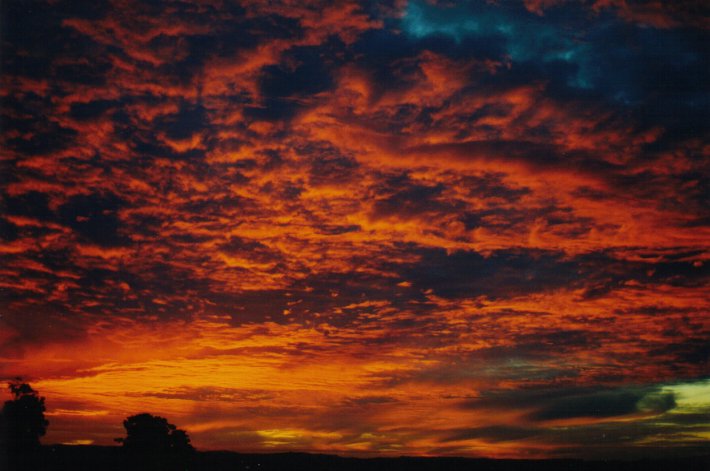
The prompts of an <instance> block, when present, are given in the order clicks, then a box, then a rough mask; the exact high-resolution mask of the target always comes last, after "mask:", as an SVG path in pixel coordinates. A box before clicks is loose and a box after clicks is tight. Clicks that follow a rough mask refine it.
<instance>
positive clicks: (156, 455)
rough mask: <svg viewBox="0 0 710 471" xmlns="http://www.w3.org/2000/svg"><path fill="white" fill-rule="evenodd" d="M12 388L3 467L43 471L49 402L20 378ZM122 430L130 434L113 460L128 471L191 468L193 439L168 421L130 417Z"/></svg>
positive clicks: (4, 418)
mask: <svg viewBox="0 0 710 471" xmlns="http://www.w3.org/2000/svg"><path fill="white" fill-rule="evenodd" d="M8 388H9V390H10V394H11V396H12V399H10V400H8V401H5V404H4V405H3V408H2V411H0V469H8V470H18V471H24V470H34V469H41V468H44V467H45V466H44V465H46V464H47V463H46V461H47V460H52V459H53V457H52V456H51V454H50V455H49V456H48V451H47V450H43V449H42V447H41V444H40V438H41V437H43V436H44V435H45V434H46V433H47V427H48V426H49V421H48V420H47V419H46V418H45V416H44V413H45V412H46V407H45V404H44V401H45V398H44V397H41V396H40V395H39V393H38V392H37V391H35V390H34V389H33V388H32V387H31V386H30V385H29V384H27V383H24V382H22V379H21V378H16V379H15V380H14V381H11V382H10V383H9V384H8ZM123 426H124V428H125V429H126V436H125V438H117V439H116V441H117V442H119V443H121V444H122V447H121V448H120V450H121V452H120V453H121V454H120V455H117V456H116V457H115V458H117V459H118V460H119V461H121V462H122V463H123V464H124V465H125V466H126V467H130V468H131V469H134V470H140V469H151V470H165V471H168V470H186V469H190V468H191V466H190V462H191V460H192V457H193V455H194V452H195V449H194V448H193V446H192V445H191V444H190V437H189V436H188V434H187V432H185V431H184V430H181V429H179V428H177V427H176V426H175V425H173V424H171V423H170V422H168V420H167V419H165V418H163V417H160V416H156V415H152V414H148V413H140V414H136V415H132V416H130V417H128V418H126V420H124V421H123ZM114 464H116V463H114ZM112 468H113V466H112ZM86 469H88V468H86Z"/></svg>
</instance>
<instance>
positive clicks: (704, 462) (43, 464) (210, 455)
mask: <svg viewBox="0 0 710 471" xmlns="http://www.w3.org/2000/svg"><path fill="white" fill-rule="evenodd" d="M26 458H27V459H26V460H25V463H24V464H23V465H22V466H23V468H22V469H27V470H30V469H31V470H36V471H55V470H56V471H59V470H62V471H63V470H74V471H89V470H91V471H94V470H102V471H118V470H131V471H139V470H144V469H146V470H147V469H151V470H164V471H169V470H178V469H179V470H183V471H188V470H190V471H201V470H205V471H207V470H209V471H227V470H229V471H240V470H258V471H277V470H278V471H286V470H308V471H349V470H353V471H354V470H357V471H385V470H387V471H420V470H421V471H435V470H436V471H456V470H471V471H509V470H510V471H538V470H540V471H542V470H551V471H617V470H618V471H622V470H623V471H642V470H643V471H667V470H683V471H706V470H707V469H710V467H709V466H710V455H706V456H698V457H690V458H677V459H673V458H668V459H658V460H650V459H643V460H636V461H601V460H600V461H585V460H575V459H554V460H496V459H479V458H454V457H451V458H449V457H435V458H424V457H399V458H351V457H341V456H335V455H324V454H309V453H272V454H252V453H236V452H229V451H202V452H196V453H195V454H194V455H192V456H191V457H190V458H189V459H187V460H186V461H183V462H182V463H180V464H178V465H177V466H176V465H175V464H174V463H170V461H166V462H164V463H163V462H161V461H160V457H159V456H157V457H156V456H155V455H153V456H151V457H150V459H147V458H146V460H143V461H142V458H141V457H136V456H135V455H129V454H127V453H125V450H124V449H122V448H121V447H115V446H68V445H49V446H43V447H42V448H41V449H40V450H39V451H38V452H37V454H36V456H33V457H26Z"/></svg>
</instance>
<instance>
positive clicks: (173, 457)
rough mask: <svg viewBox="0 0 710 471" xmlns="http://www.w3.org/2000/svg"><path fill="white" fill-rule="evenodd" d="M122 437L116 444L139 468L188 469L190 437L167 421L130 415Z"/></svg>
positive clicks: (140, 415) (142, 415)
mask: <svg viewBox="0 0 710 471" xmlns="http://www.w3.org/2000/svg"><path fill="white" fill-rule="evenodd" d="M123 426H124V427H125V428H126V438H118V439H116V441H118V442H120V443H123V448H124V449H125V450H126V452H128V453H129V455H131V456H132V457H133V464H134V466H137V467H139V468H142V469H164V470H168V469H189V463H190V459H191V456H192V454H193V452H194V451H195V449H194V448H193V447H192V445H191V444H190V437H189V436H188V435H187V432H185V431H184V430H180V429H178V428H177V427H176V426H175V425H173V424H171V423H170V422H168V420H167V419H165V418H163V417H159V416H155V415H151V414H147V413H142V414H137V415H132V416H130V417H128V418H127V419H126V420H124V421H123Z"/></svg>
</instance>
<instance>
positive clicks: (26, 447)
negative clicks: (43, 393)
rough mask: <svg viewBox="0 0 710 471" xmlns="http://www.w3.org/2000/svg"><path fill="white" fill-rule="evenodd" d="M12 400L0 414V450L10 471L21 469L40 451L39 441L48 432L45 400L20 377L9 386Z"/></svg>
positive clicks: (6, 403) (7, 402)
mask: <svg viewBox="0 0 710 471" xmlns="http://www.w3.org/2000/svg"><path fill="white" fill-rule="evenodd" d="M8 388H9V389H10V393H11V394H12V397H13V398H12V399H11V400H9V401H5V405H4V406H3V408H2V412H0V450H3V451H5V452H6V453H7V455H6V457H5V459H6V460H7V461H8V463H9V464H10V468H11V469H13V468H21V467H23V466H22V463H24V462H27V460H28V459H29V458H31V457H32V456H33V455H34V454H35V453H36V451H37V449H39V446H40V442H39V438H40V437H42V436H44V434H45V433H47V426H48V425H49V422H48V421H47V420H46V419H45V418H44V412H45V410H46V409H45V407H44V398H43V397H40V396H39V394H38V393H37V391H35V390H34V389H32V387H31V386H30V385H29V384H27V383H23V382H22V378H17V379H15V380H14V381H12V382H10V383H9V384H8Z"/></svg>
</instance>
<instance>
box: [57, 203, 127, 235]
mask: <svg viewBox="0 0 710 471" xmlns="http://www.w3.org/2000/svg"><path fill="white" fill-rule="evenodd" d="M124 205H125V202H124V201H123V200H122V199H121V198H120V197H118V196H117V195H115V194H110V193H109V194H90V195H77V196H73V197H71V198H70V199H69V201H67V202H66V203H65V204H63V205H62V206H60V207H59V209H58V215H59V220H60V221H61V222H62V223H63V224H66V225H67V226H69V227H71V228H72V229H73V230H75V231H76V232H77V233H78V234H79V235H81V236H82V237H83V238H85V239H86V240H88V241H89V242H93V243H96V244H99V245H104V246H117V245H126V244H129V243H130V239H129V238H128V237H126V236H124V235H122V234H121V230H120V229H121V220H120V217H119V215H118V211H119V210H120V209H121V208H122V207H123V206H124Z"/></svg>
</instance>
